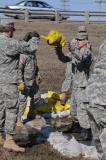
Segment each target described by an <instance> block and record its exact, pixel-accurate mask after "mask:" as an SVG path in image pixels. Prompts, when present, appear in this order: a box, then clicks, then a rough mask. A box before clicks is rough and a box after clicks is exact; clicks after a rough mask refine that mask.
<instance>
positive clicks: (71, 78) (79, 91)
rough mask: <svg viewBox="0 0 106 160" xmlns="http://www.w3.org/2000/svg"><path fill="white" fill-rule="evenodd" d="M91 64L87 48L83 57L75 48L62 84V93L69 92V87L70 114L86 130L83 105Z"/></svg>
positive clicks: (87, 121) (86, 117)
mask: <svg viewBox="0 0 106 160" xmlns="http://www.w3.org/2000/svg"><path fill="white" fill-rule="evenodd" d="M91 62H92V52H91V50H90V49H89V48H88V47H86V48H85V50H84V53H83V55H81V54H80V51H79V49H78V48H75V50H73V51H72V61H71V62H70V63H69V62H68V64H67V68H66V75H65V76H66V77H65V81H64V82H63V84H62V92H66V91H68V90H70V85H71V90H72V92H71V114H72V115H73V116H74V117H76V118H78V120H79V123H80V125H81V127H83V128H87V129H88V128H90V124H89V120H88V115H87V113H86V109H85V106H86V105H84V103H86V97H85V88H86V86H87V81H88V78H89V71H90V65H91ZM67 82H68V83H67ZM77 106H78V107H77ZM85 119H86V120H85Z"/></svg>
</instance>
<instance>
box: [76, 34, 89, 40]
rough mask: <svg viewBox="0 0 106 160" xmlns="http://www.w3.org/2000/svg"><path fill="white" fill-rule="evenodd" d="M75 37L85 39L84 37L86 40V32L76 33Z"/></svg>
mask: <svg viewBox="0 0 106 160" xmlns="http://www.w3.org/2000/svg"><path fill="white" fill-rule="evenodd" d="M76 39H77V40H85V39H86V40H88V33H87V32H85V33H84V32H83V33H77V36H76Z"/></svg>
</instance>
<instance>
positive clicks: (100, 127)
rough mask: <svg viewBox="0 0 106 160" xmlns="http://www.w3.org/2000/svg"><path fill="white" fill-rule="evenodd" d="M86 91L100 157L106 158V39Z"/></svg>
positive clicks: (89, 113)
mask: <svg viewBox="0 0 106 160" xmlns="http://www.w3.org/2000/svg"><path fill="white" fill-rule="evenodd" d="M86 91H87V95H88V98H89V102H90V105H89V107H88V108H87V111H88V115H89V120H90V124H91V129H92V133H93V137H94V140H95V145H96V148H97V151H98V155H99V159H100V160H106V41H105V42H104V43H103V44H102V45H101V47H100V55H99V59H98V62H97V63H96V64H95V66H94V71H93V74H92V75H91V77H90V79H89V81H88V87H87V90H86Z"/></svg>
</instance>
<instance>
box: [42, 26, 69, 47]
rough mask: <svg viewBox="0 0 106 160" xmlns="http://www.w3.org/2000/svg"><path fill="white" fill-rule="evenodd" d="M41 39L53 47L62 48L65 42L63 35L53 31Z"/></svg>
mask: <svg viewBox="0 0 106 160" xmlns="http://www.w3.org/2000/svg"><path fill="white" fill-rule="evenodd" d="M41 38H43V39H44V40H46V41H47V43H48V44H49V45H54V46H56V45H61V46H62V47H64V46H65V44H66V42H67V40H66V38H65V37H64V36H63V34H62V33H61V32H60V31H58V30H55V29H54V30H51V31H50V32H49V33H48V35H46V36H44V35H42V36H41Z"/></svg>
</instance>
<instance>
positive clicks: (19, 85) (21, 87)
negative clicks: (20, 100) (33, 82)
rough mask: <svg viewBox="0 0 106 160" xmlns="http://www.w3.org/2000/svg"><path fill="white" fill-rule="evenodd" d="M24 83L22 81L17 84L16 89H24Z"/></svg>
mask: <svg viewBox="0 0 106 160" xmlns="http://www.w3.org/2000/svg"><path fill="white" fill-rule="evenodd" d="M25 87H26V86H25V83H24V82H20V83H19V84H18V89H19V91H21V92H22V91H24V90H25Z"/></svg>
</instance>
